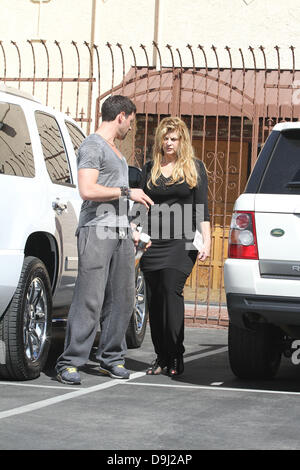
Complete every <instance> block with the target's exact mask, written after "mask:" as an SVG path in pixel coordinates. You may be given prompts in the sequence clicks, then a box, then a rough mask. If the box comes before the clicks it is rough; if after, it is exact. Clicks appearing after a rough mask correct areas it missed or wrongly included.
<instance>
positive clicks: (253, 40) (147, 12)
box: [0, 0, 300, 67]
mask: <svg viewBox="0 0 300 470" xmlns="http://www.w3.org/2000/svg"><path fill="white" fill-rule="evenodd" d="M38 1H39V0H1V26H0V39H1V40H3V41H7V40H8V41H10V40H11V39H13V40H27V39H32V38H36V37H39V38H41V39H48V40H54V39H56V40H58V41H71V40H75V41H79V42H80V41H88V42H89V41H90V39H91V35H92V23H93V12H95V32H94V40H95V43H96V44H99V45H105V44H106V42H107V41H109V42H110V43H112V44H116V43H121V44H122V45H123V46H124V47H125V48H128V47H129V46H130V45H131V46H136V47H137V49H138V46H139V45H140V44H141V43H142V44H145V45H146V46H147V47H148V48H149V51H151V53H152V41H153V39H157V41H158V43H159V45H160V46H161V47H162V49H163V52H164V53H165V54H166V56H168V55H169V53H168V51H167V50H165V46H166V44H171V45H172V46H173V47H174V50H175V49H176V48H177V47H179V48H180V49H181V53H182V54H183V56H184V58H185V56H186V60H190V54H189V51H187V50H186V45H187V44H188V43H190V44H192V45H193V46H195V47H197V45H198V44H201V45H203V46H205V48H206V49H207V51H208V58H209V61H210V62H211V63H212V65H213V64H214V63H215V57H214V54H213V53H212V51H211V45H212V44H214V45H215V46H217V48H218V53H219V54H220V59H221V60H222V65H223V63H224V65H225V66H226V62H227V64H228V54H227V53H226V52H224V47H225V46H229V47H231V50H232V54H236V57H237V59H238V61H239V63H240V55H239V52H238V49H239V48H240V47H241V48H242V49H243V51H244V53H245V57H246V60H247V62H248V63H249V65H251V62H252V56H251V54H250V53H249V51H248V47H249V45H251V46H252V47H254V48H258V47H259V46H260V45H263V46H264V47H266V51H267V53H268V56H269V66H270V67H271V66H272V67H276V66H277V55H276V51H274V46H275V45H278V46H280V48H281V52H282V57H281V65H282V66H285V64H287V65H288V66H289V65H290V57H289V56H290V54H289V46H290V45H291V44H293V45H294V46H296V48H297V47H299V46H300V32H299V17H300V2H298V1H295V0H285V1H284V2H282V0H264V1H261V0H184V1H182V0H159V1H158V0H84V1H83V0H41V2H45V3H42V4H41V9H40V19H39V26H38V17H39V4H38V3H37V2H38ZM34 2H35V3H34ZM156 4H157V5H159V26H158V35H157V36H156V37H155V34H154V25H155V5H156ZM138 52H139V53H140V54H141V56H143V51H142V50H139V51H138ZM259 56H260V55H259V54H258V60H260V61H262V59H261V58H260V57H259Z"/></svg>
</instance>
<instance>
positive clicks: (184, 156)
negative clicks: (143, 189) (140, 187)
mask: <svg viewBox="0 0 300 470" xmlns="http://www.w3.org/2000/svg"><path fill="white" fill-rule="evenodd" d="M169 132H178V135H179V147H178V152H177V160H176V163H175V166H174V169H173V172H172V175H171V178H170V180H169V181H168V183H167V184H169V185H170V184H174V183H183V182H184V181H185V182H186V183H187V184H188V186H189V187H190V188H194V187H195V186H196V185H197V180H198V175H197V169H196V165H195V155H194V150H193V147H192V143H191V139H190V134H189V131H188V128H187V126H186V124H185V122H183V121H182V120H181V119H179V118H178V117H166V118H164V119H162V120H161V121H160V123H159V125H158V127H157V129H156V132H155V140H154V146H153V154H152V158H153V165H152V169H151V178H150V180H149V182H148V184H150V182H151V183H152V184H153V185H154V186H157V180H158V178H159V176H160V175H161V162H162V159H163V140H164V137H165V136H166V134H168V133H169Z"/></svg>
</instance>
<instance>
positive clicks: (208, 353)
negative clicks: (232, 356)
mask: <svg viewBox="0 0 300 470" xmlns="http://www.w3.org/2000/svg"><path fill="white" fill-rule="evenodd" d="M226 351H228V347H227V346H224V347H222V348H218V349H213V350H212V351H206V352H203V353H199V354H195V355H191V356H188V357H186V358H184V362H185V363H186V362H191V361H195V360H196V359H201V358H202V357H208V356H214V355H215V354H220V353H223V352H226Z"/></svg>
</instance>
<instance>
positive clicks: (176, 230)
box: [140, 160, 209, 276]
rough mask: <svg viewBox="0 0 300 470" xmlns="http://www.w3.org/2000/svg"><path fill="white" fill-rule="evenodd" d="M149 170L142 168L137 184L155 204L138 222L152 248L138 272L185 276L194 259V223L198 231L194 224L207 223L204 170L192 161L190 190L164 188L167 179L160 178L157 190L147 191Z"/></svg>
mask: <svg viewBox="0 0 300 470" xmlns="http://www.w3.org/2000/svg"><path fill="white" fill-rule="evenodd" d="M151 167H152V162H147V163H146V164H145V166H144V167H143V171H142V180H141V184H140V187H141V189H143V191H144V192H145V193H146V194H147V195H148V196H149V197H150V198H151V199H152V200H153V202H154V203H155V206H151V208H150V210H149V212H148V214H147V216H146V221H145V220H144V221H142V225H143V231H145V232H146V231H148V233H149V235H150V236H151V241H152V245H151V246H150V248H149V249H148V250H147V251H146V252H145V253H144V255H143V256H142V258H141V262H140V266H141V269H142V270H143V272H144V273H147V272H150V271H157V270H160V269H164V268H174V269H177V270H179V271H181V272H183V273H185V274H186V275H187V276H189V274H190V273H191V271H192V269H193V266H194V264H195V261H196V258H197V250H196V249H195V247H194V246H193V245H192V241H193V238H194V232H195V229H196V222H197V228H199V227H198V221H203V220H204V221H209V212H208V204H207V175H206V171H205V167H204V165H203V163H202V162H201V161H200V160H196V167H197V171H198V184H197V186H196V187H195V188H193V189H191V188H189V186H188V185H187V183H185V182H183V183H179V184H172V185H168V184H167V183H168V179H169V178H166V177H164V176H163V175H161V176H160V178H159V180H158V185H157V186H153V185H151V186H150V188H149V187H148V185H147V182H148V180H149V179H150V172H151ZM196 208H197V209H196ZM197 218H198V221H197V220H196V219H197ZM145 222H146V223H145Z"/></svg>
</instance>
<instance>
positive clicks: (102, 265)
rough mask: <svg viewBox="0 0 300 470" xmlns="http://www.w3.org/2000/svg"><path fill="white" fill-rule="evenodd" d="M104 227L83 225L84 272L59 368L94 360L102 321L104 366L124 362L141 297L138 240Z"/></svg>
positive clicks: (99, 356)
mask: <svg viewBox="0 0 300 470" xmlns="http://www.w3.org/2000/svg"><path fill="white" fill-rule="evenodd" d="M104 230H105V229H104V228H101V227H96V226H89V227H82V228H81V229H80V230H79V234H78V257H79V261H78V277H77V281H76V285H75V290H74V295H73V300H72V304H71V307H70V311H69V315H68V323H67V331H66V338H65V348H64V352H63V354H62V355H61V356H60V357H59V358H58V361H57V365H56V370H57V371H59V370H62V369H63V368H65V367H68V366H75V367H79V366H82V365H84V364H85V363H86V362H87V361H88V358H89V355H90V351H91V349H92V347H93V343H94V341H95V336H96V333H97V330H98V326H99V321H100V325H101V334H100V340H99V345H98V351H97V354H96V358H97V360H98V361H99V362H100V365H101V366H103V367H105V366H110V365H112V364H124V361H125V354H126V351H127V346H126V340H125V333H126V330H127V327H128V324H129V320H130V317H131V314H132V312H133V307H134V297H135V274H134V269H135V268H134V244H133V241H132V239H131V237H130V236H129V238H120V236H119V235H118V234H116V232H115V230H114V229H113V230H110V229H109V233H110V238H107V237H106V238H105V237H104V236H103V231H104ZM112 235H114V238H112Z"/></svg>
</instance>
